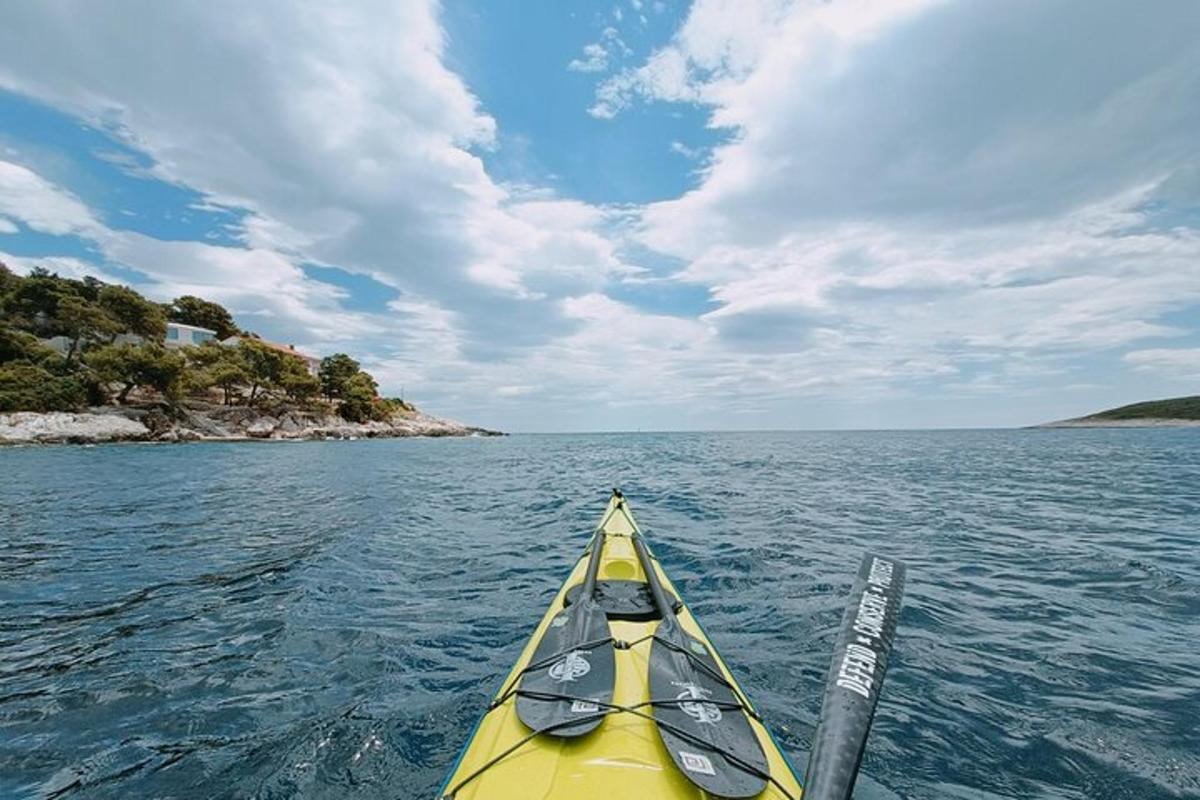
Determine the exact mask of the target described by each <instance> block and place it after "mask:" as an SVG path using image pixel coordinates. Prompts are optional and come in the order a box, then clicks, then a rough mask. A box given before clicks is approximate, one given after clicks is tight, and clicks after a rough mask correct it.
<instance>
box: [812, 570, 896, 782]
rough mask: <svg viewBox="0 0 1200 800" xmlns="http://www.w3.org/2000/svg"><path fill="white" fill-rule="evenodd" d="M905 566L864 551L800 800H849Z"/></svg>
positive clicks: (892, 635) (885, 658)
mask: <svg viewBox="0 0 1200 800" xmlns="http://www.w3.org/2000/svg"><path fill="white" fill-rule="evenodd" d="M904 579H905V567H904V564H902V563H901V562H899V561H896V560H895V559H891V558H885V557H884V556H879V555H875V554H874V553H867V555H866V556H865V557H864V558H863V561H862V566H861V567H860V568H859V571H858V579H857V580H855V582H854V587H853V588H852V589H851V591H850V601H849V603H848V604H847V606H846V613H845V616H844V617H843V618H842V628H841V631H840V632H839V633H838V638H837V642H836V644H835V645H834V648H833V663H832V664H831V665H830V668H829V677H828V679H827V680H826V685H825V699H824V700H823V701H822V703H821V721H820V723H819V724H818V725H817V732H816V735H815V736H814V737H813V747H812V753H811V754H810V756H809V760H808V770H807V774H806V775H805V777H804V800H849V798H850V797H851V795H852V793H853V791H854V781H855V779H856V778H857V777H858V768H859V765H860V764H861V763H862V757H863V752H864V750H865V749H866V744H867V734H868V733H870V731H871V720H872V719H873V718H874V716H875V704H876V703H877V702H878V701H879V692H880V690H881V689H882V688H883V677H884V674H885V673H886V672H887V666H888V655H889V653H890V651H891V648H892V641H893V639H894V638H895V636H896V625H897V624H898V623H899V620H900V601H901V599H902V598H903V596H904Z"/></svg>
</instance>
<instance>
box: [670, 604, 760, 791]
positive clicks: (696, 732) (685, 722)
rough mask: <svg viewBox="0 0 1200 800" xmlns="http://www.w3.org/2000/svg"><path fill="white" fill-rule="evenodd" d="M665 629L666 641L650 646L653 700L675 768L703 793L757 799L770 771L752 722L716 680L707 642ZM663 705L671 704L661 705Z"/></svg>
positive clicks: (675, 628) (717, 672)
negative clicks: (694, 659) (692, 658)
mask: <svg viewBox="0 0 1200 800" xmlns="http://www.w3.org/2000/svg"><path fill="white" fill-rule="evenodd" d="M667 628H668V630H666V631H663V630H662V628H661V627H660V632H659V636H661V637H662V639H663V640H665V641H663V640H660V639H659V638H657V637H656V638H655V639H654V641H653V643H652V644H651V645H650V697H651V698H653V699H654V701H655V705H654V721H655V722H656V723H657V726H658V735H659V736H660V737H662V742H663V744H664V745H666V748H667V751H668V752H669V753H670V754H671V759H672V760H673V761H674V762H675V766H677V767H678V768H679V771H680V772H682V773H683V774H684V775H686V776H687V778H688V780H690V781H691V782H692V783H694V784H696V785H697V786H699V787H700V788H701V789H703V790H705V791H706V792H709V793H710V794H715V795H717V796H719V797H753V796H754V795H756V794H758V793H759V792H761V791H763V789H765V788H766V779H765V777H764V776H765V775H767V774H768V766H767V758H766V756H765V755H764V754H763V749H762V745H761V744H759V741H758V737H757V736H755V735H754V730H753V729H752V728H751V727H750V720H749V719H748V718H747V717H746V715H745V713H744V712H743V711H742V710H741V708H739V707H738V706H737V703H738V699H737V697H736V695H734V693H733V691H732V689H730V687H729V685H728V684H726V683H725V681H724V680H723V679H721V678H719V677H717V676H721V674H722V673H721V670H720V668H719V667H718V666H717V663H716V661H715V660H714V659H713V657H712V654H711V653H710V652H709V650H708V648H707V647H706V646H705V645H704V643H703V642H701V641H699V640H698V639H693V638H692V637H691V636H688V635H687V634H686V633H685V632H683V631H682V630H681V629H680V628H679V627H678V626H676V625H673V624H669V625H668V626H667ZM672 645H674V646H672ZM680 648H685V649H687V650H688V651H689V652H691V653H692V654H693V655H694V656H696V658H697V660H698V661H699V662H700V663H701V664H703V666H700V665H699V664H696V663H694V662H693V661H692V660H691V658H689V657H688V656H686V655H684V654H683V653H681V652H679V649H680ZM705 667H707V669H706V668H705ZM664 700H666V701H672V702H669V703H666V704H663V705H659V702H660V701H664Z"/></svg>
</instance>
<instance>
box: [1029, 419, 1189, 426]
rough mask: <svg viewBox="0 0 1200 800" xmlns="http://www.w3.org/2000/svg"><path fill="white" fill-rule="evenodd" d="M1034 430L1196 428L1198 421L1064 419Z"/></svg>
mask: <svg viewBox="0 0 1200 800" xmlns="http://www.w3.org/2000/svg"><path fill="white" fill-rule="evenodd" d="M1033 427H1035V428H1197V427H1200V419H1168V418H1150V417H1147V418H1144V419H1088V418H1086V417H1084V418H1081V419H1064V420H1059V421H1058V422H1043V423H1042V424H1041V425H1034V426H1033Z"/></svg>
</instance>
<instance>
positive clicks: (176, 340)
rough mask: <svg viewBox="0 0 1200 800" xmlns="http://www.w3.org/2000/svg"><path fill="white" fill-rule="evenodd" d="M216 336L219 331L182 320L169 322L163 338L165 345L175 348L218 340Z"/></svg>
mask: <svg viewBox="0 0 1200 800" xmlns="http://www.w3.org/2000/svg"><path fill="white" fill-rule="evenodd" d="M216 338H217V332H216V331H210V330H209V329H208V328H201V327H200V326H198V325H184V324H183V323H182V322H168V323H167V336H166V338H165V339H163V346H165V347H170V348H171V349H173V350H174V349H177V348H180V347H191V346H192V345H198V344H204V343H205V342H212V341H216Z"/></svg>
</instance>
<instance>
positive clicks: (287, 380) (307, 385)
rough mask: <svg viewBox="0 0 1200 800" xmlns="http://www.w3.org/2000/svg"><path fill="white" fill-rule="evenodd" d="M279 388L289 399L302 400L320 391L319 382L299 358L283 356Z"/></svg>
mask: <svg viewBox="0 0 1200 800" xmlns="http://www.w3.org/2000/svg"><path fill="white" fill-rule="evenodd" d="M279 388H280V389H283V391H284V392H285V393H286V394H287V396H288V397H290V398H291V399H293V400H296V401H298V402H303V401H304V400H310V399H312V398H313V397H316V395H317V393H318V392H320V391H321V382H320V381H319V380H318V379H317V377H316V376H315V375H311V374H309V372H308V369H307V368H306V367H305V365H304V362H302V361H301V360H300V359H298V358H288V357H287V356H284V360H283V368H282V369H281V370H280V373H279Z"/></svg>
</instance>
